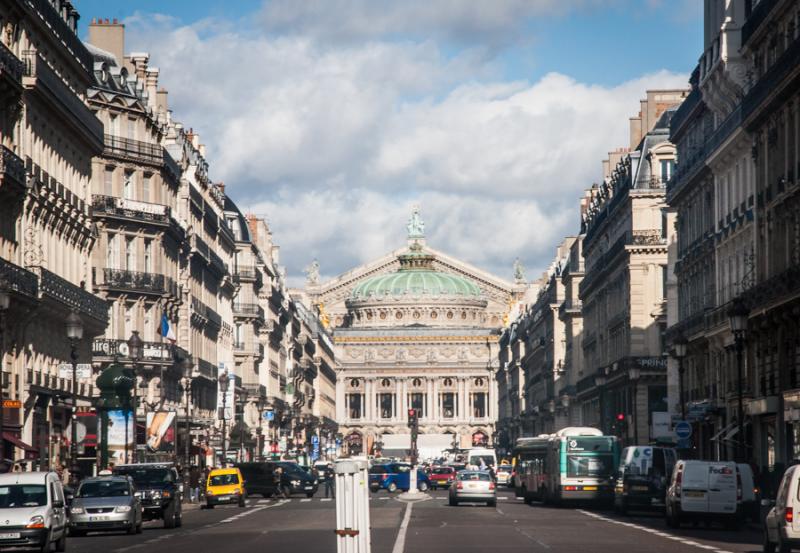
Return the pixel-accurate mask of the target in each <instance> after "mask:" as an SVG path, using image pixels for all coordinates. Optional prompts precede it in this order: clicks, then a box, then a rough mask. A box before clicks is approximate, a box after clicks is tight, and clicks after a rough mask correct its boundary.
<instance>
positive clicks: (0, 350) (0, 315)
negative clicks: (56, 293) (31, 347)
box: [0, 279, 11, 464]
mask: <svg viewBox="0 0 800 553" xmlns="http://www.w3.org/2000/svg"><path fill="white" fill-rule="evenodd" d="M4 284H5V279H2V280H0V464H2V463H5V460H6V448H5V445H6V439H5V438H4V437H3V432H4V424H5V412H6V410H5V407H3V402H4V401H5V399H6V393H5V384H6V383H5V374H6V373H5V355H6V349H5V338H6V332H5V331H6V311H8V308H9V306H10V305H11V294H9V293H8V291H7V290H6V289H5V286H4Z"/></svg>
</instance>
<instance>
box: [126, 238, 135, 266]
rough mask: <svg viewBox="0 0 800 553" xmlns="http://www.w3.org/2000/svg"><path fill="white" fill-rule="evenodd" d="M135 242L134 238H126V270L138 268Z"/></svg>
mask: <svg viewBox="0 0 800 553" xmlns="http://www.w3.org/2000/svg"><path fill="white" fill-rule="evenodd" d="M135 245H136V244H135V243H134V241H133V238H126V239H125V270H126V271H135V270H136V252H135V251H134V247H135Z"/></svg>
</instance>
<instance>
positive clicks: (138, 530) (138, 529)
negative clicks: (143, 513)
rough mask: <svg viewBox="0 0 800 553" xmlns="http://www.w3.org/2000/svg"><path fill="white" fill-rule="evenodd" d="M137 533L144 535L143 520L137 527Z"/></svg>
mask: <svg viewBox="0 0 800 553" xmlns="http://www.w3.org/2000/svg"><path fill="white" fill-rule="evenodd" d="M136 533H137V534H141V533H142V521H141V520H140V521H139V524H137V525H136Z"/></svg>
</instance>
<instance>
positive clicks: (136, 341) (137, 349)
mask: <svg viewBox="0 0 800 553" xmlns="http://www.w3.org/2000/svg"><path fill="white" fill-rule="evenodd" d="M143 349H144V342H143V341H142V339H141V338H140V337H139V331H138V330H134V331H133V332H132V333H131V337H130V338H128V357H130V358H131V362H132V366H133V461H134V462H136V461H137V460H138V459H137V456H138V446H139V444H138V443H137V441H138V440H137V437H136V428H137V427H136V413H137V411H138V410H139V391H138V390H137V388H138V387H139V379H138V377H137V376H136V368H137V363H138V362H139V361H140V360H141V359H142V350H143ZM125 462H126V463H127V462H128V411H127V410H126V411H125Z"/></svg>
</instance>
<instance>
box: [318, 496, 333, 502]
mask: <svg viewBox="0 0 800 553" xmlns="http://www.w3.org/2000/svg"><path fill="white" fill-rule="evenodd" d="M320 501H333V499H330V498H328V497H323V498H322V499H320Z"/></svg>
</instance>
